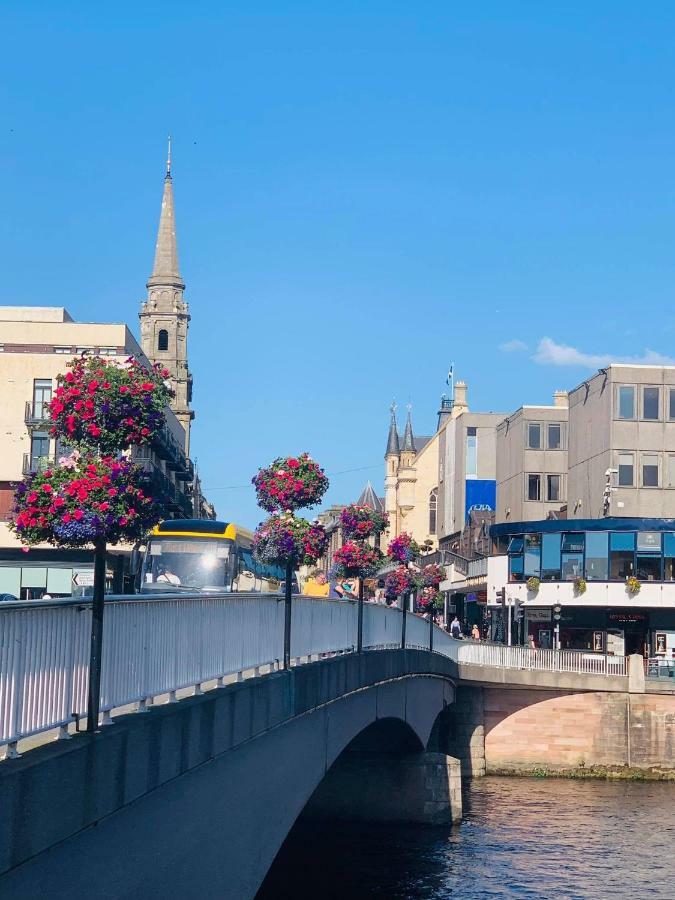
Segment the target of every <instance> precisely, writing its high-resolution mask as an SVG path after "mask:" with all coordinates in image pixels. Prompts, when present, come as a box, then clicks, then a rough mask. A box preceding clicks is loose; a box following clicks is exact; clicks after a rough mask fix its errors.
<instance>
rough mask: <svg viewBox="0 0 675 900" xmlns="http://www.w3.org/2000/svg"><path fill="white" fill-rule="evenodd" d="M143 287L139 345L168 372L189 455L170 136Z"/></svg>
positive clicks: (188, 386)
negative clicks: (152, 253) (150, 258)
mask: <svg viewBox="0 0 675 900" xmlns="http://www.w3.org/2000/svg"><path fill="white" fill-rule="evenodd" d="M146 287H147V289H148V296H147V299H146V300H145V302H144V303H143V305H142V307H141V313H140V320H141V347H142V349H143V352H144V353H145V355H146V356H147V357H148V359H149V360H151V362H153V363H155V362H158V363H161V364H162V365H163V366H165V367H166V368H167V369H168V370H169V372H170V375H169V378H170V381H171V386H172V388H173V390H174V391H175V397H174V399H173V400H172V402H171V408H172V409H173V411H174V412H175V414H176V418H177V419H178V421H179V422H180V423H181V425H182V426H183V428H184V429H185V453H186V454H187V455H189V452H190V423H191V422H192V420H193V419H194V415H195V414H194V412H193V411H192V410H191V409H190V402H191V400H192V375H191V374H190V370H189V369H188V357H187V336H188V325H189V322H190V314H189V312H188V306H187V303H186V302H185V298H184V296H183V293H184V291H185V284H184V282H183V279H182V278H181V276H180V272H179V269H178V244H177V242H176V220H175V217H174V209H173V182H172V180H171V141H170V140H169V155H168V159H167V162H166V176H165V178H164V194H163V196H162V211H161V213H160V217H159V230H158V232H157V246H156V248H155V264H154V265H153V267H152V274H151V275H150V278H149V279H148V283H147V285H146Z"/></svg>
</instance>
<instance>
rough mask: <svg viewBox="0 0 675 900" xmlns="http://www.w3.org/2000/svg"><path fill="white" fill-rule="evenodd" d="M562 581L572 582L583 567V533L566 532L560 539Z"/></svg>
mask: <svg viewBox="0 0 675 900" xmlns="http://www.w3.org/2000/svg"><path fill="white" fill-rule="evenodd" d="M561 549H562V577H563V581H573V580H574V579H575V578H576V577H577V576H578V575H581V573H582V571H583V566H584V533H583V531H580V532H568V533H567V534H563V538H562V548H561Z"/></svg>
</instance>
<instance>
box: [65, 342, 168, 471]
mask: <svg viewBox="0 0 675 900" xmlns="http://www.w3.org/2000/svg"><path fill="white" fill-rule="evenodd" d="M67 367H68V371H67V372H66V373H65V375H63V374H62V375H58V376H57V379H56V380H57V388H56V391H55V393H54V396H53V397H52V399H51V401H50V402H49V404H48V407H47V408H48V412H49V419H50V422H51V429H50V430H51V434H52V435H53V436H54V437H58V438H60V439H62V440H63V441H65V442H66V443H68V444H71V445H76V446H78V447H80V448H84V449H91V450H97V451H99V452H100V453H103V454H106V453H116V452H117V451H119V450H123V449H125V448H127V447H129V446H131V445H132V444H136V445H139V444H149V443H151V442H152V441H153V440H154V439H155V438H156V436H157V435H158V433H159V432H160V431H161V429H162V427H163V425H164V415H165V408H166V406H167V405H168V403H169V401H170V399H171V397H172V396H173V392H172V391H171V390H170V388H169V387H168V386H167V384H166V382H165V379H166V378H168V375H169V372H168V370H167V369H163V368H161V367H160V366H153V367H152V368H150V369H148V368H146V367H145V366H143V365H142V364H141V363H140V362H139V361H138V360H137V359H134V358H133V357H131V358H129V359H128V360H127V361H126V363H125V364H124V365H122V364H120V363H118V362H117V361H116V360H103V359H101V358H100V357H96V356H87V357H78V358H77V359H74V360H72V361H70V362H69V363H68V364H67Z"/></svg>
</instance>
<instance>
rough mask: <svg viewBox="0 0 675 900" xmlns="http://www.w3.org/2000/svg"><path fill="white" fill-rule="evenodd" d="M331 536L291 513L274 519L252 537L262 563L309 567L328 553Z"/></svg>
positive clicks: (264, 524)
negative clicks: (289, 561) (289, 563)
mask: <svg viewBox="0 0 675 900" xmlns="http://www.w3.org/2000/svg"><path fill="white" fill-rule="evenodd" d="M327 545H328V536H327V534H326V532H325V530H324V528H323V526H322V525H320V524H319V523H318V522H308V521H307V519H300V518H297V517H296V516H294V515H292V514H291V513H281V514H277V515H272V516H270V517H269V519H267V520H266V521H265V522H262V523H261V524H260V525H258V527H257V528H256V530H255V534H254V535H253V553H254V555H255V557H256V559H257V560H259V562H262V563H272V564H274V565H285V564H286V563H287V562H288V560H292V561H293V562H294V564H295V565H302V564H304V565H309V564H311V563H313V562H316V561H317V559H319V558H320V557H321V556H323V554H324V553H325V550H326V547H327Z"/></svg>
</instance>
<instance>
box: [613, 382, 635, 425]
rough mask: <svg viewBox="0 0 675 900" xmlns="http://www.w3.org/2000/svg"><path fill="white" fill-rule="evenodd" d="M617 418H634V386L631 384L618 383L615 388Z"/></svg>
mask: <svg viewBox="0 0 675 900" xmlns="http://www.w3.org/2000/svg"><path fill="white" fill-rule="evenodd" d="M616 408H617V416H616V417H617V419H634V418H635V388H634V387H633V386H632V385H628V384H620V385H618V386H617V389H616Z"/></svg>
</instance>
